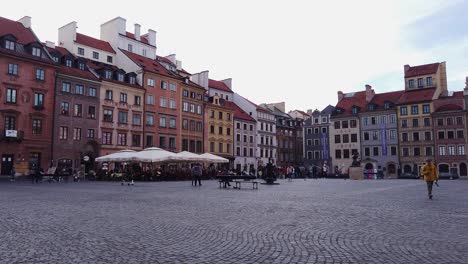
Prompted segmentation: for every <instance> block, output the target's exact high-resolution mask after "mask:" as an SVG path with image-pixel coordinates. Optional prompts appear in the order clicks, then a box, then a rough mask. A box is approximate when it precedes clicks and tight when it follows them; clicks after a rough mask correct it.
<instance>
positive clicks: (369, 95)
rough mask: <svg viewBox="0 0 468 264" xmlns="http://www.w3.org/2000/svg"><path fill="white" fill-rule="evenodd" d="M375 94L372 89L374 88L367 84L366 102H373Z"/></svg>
mask: <svg viewBox="0 0 468 264" xmlns="http://www.w3.org/2000/svg"><path fill="white" fill-rule="evenodd" d="M374 95H375V92H374V90H373V89H372V86H370V85H368V84H366V102H370V101H371V100H372V97H374Z"/></svg>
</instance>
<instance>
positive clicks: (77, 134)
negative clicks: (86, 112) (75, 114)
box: [73, 127, 81, 140]
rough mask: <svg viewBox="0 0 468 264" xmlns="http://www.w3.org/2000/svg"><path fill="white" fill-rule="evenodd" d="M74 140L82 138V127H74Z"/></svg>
mask: <svg viewBox="0 0 468 264" xmlns="http://www.w3.org/2000/svg"><path fill="white" fill-rule="evenodd" d="M73 140H81V128H79V127H75V128H74V129H73Z"/></svg>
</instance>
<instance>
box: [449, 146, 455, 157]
mask: <svg viewBox="0 0 468 264" xmlns="http://www.w3.org/2000/svg"><path fill="white" fill-rule="evenodd" d="M447 154H448V155H450V156H453V155H455V146H448V147H447Z"/></svg>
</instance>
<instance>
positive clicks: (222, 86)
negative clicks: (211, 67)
mask: <svg viewBox="0 0 468 264" xmlns="http://www.w3.org/2000/svg"><path fill="white" fill-rule="evenodd" d="M208 87H210V88H214V89H218V90H221V91H225V92H230V93H232V90H231V89H229V87H228V86H227V85H226V84H225V83H223V82H221V81H215V80H212V79H209V80H208Z"/></svg>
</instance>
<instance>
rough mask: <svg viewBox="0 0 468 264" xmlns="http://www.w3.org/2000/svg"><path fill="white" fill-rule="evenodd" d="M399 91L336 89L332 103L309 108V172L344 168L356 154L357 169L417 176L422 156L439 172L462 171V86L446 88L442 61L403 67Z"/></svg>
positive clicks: (467, 101)
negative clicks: (336, 99) (318, 107)
mask: <svg viewBox="0 0 468 264" xmlns="http://www.w3.org/2000/svg"><path fill="white" fill-rule="evenodd" d="M404 87H405V88H404V90H398V91H394V92H386V93H375V91H374V90H373V89H372V87H371V86H369V85H366V87H365V90H364V91H358V92H353V93H346V94H345V93H342V92H338V103H337V104H336V105H335V106H332V105H329V106H327V107H326V108H324V109H323V110H321V111H319V110H315V111H309V114H310V115H311V119H309V120H307V121H305V124H304V138H305V140H304V154H305V155H304V161H305V164H306V165H307V166H310V167H311V168H312V170H313V171H314V173H323V171H326V172H327V173H346V171H347V169H348V168H349V166H350V165H351V163H352V158H353V154H355V153H358V154H359V157H360V160H361V166H362V167H363V171H370V172H375V171H378V172H379V173H381V174H383V175H384V176H385V177H398V176H399V175H401V174H403V173H406V174H413V175H418V174H419V171H420V168H421V166H422V165H423V163H424V162H425V160H426V159H427V158H432V159H434V160H435V162H436V164H437V166H438V170H439V172H446V173H456V174H458V175H460V176H462V177H467V176H468V171H467V164H468V156H467V153H466V148H467V139H466V133H467V111H466V109H467V105H468V79H467V87H465V89H464V91H448V89H447V71H446V63H445V62H440V63H432V64H427V65H419V66H412V67H411V66H409V65H405V66H404Z"/></svg>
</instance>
